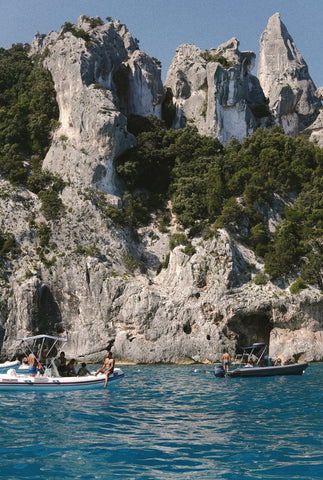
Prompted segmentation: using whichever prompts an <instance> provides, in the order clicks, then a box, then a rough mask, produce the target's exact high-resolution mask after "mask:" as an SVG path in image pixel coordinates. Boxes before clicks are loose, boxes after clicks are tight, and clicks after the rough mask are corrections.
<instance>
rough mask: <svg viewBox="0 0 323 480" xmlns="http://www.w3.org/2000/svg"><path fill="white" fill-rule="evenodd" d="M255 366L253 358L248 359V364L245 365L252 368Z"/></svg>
mask: <svg viewBox="0 0 323 480" xmlns="http://www.w3.org/2000/svg"><path fill="white" fill-rule="evenodd" d="M252 367H253V362H252V360H248V362H247V363H246V365H245V366H244V368H252Z"/></svg>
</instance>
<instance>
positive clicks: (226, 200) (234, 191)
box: [117, 116, 323, 285]
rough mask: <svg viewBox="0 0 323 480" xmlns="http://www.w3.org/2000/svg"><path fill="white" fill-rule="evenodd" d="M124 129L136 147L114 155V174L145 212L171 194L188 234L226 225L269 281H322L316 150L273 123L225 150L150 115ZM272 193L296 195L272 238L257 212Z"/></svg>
mask: <svg viewBox="0 0 323 480" xmlns="http://www.w3.org/2000/svg"><path fill="white" fill-rule="evenodd" d="M129 130H130V131H131V132H132V133H134V134H135V135H136V136H137V146H136V147H135V148H133V149H131V150H129V151H127V152H126V153H124V154H123V155H122V156H121V157H119V159H118V162H117V171H118V173H119V175H120V176H121V177H122V178H123V180H124V181H125V183H126V185H127V188H128V189H129V191H130V192H131V193H132V194H133V195H135V198H138V197H139V196H140V195H142V193H140V192H144V193H145V195H144V196H141V199H142V201H143V202H144V204H146V205H147V207H148V208H149V210H150V211H151V210H152V209H154V208H156V207H159V208H162V205H163V202H165V199H168V198H170V199H171V200H172V209H173V213H175V214H176V215H177V219H178V221H179V222H180V223H181V224H182V226H183V227H184V228H186V229H190V232H191V233H192V234H196V233H197V232H198V231H199V230H200V231H201V230H203V229H204V230H208V229H210V228H211V230H212V229H213V231H214V232H215V231H216V229H217V228H219V227H225V228H227V229H228V230H231V232H232V233H234V234H236V235H238V236H239V238H240V240H242V241H244V242H246V243H247V244H248V245H249V246H250V247H251V248H253V249H254V250H255V253H256V254H257V255H258V256H260V257H263V258H264V259H265V263H266V272H267V273H268V274H269V275H270V277H271V278H273V279H275V278H278V277H281V276H282V275H286V274H289V273H291V272H292V271H294V270H295V269H301V271H302V275H303V276H304V280H305V279H306V281H307V282H309V283H310V282H312V283H313V282H314V283H316V284H319V285H322V277H321V273H320V267H319V265H320V262H321V261H322V240H321V239H322V233H323V223H322V220H323V213H322V212H323V200H322V195H321V193H322V182H323V180H322V159H323V152H322V150H321V149H319V148H318V147H317V146H316V145H314V144H313V143H310V142H308V141H307V140H306V139H304V138H301V137H298V138H295V139H293V138H290V137H288V136H287V135H285V134H284V133H283V131H282V130H281V129H280V128H279V127H277V126H275V127H273V128H272V129H259V130H257V131H256V132H255V133H254V134H253V135H251V136H250V137H248V138H245V139H244V140H243V141H242V142H241V143H239V142H238V141H236V140H235V139H233V140H232V141H231V142H230V144H229V145H228V146H226V147H223V146H222V144H221V143H220V142H219V141H218V140H217V139H215V138H211V137H204V136H201V135H199V134H198V132H197V129H196V128H195V127H191V126H190V127H186V128H185V129H181V130H176V131H174V130H167V129H166V128H165V127H164V126H163V124H162V123H161V122H159V121H158V120H157V119H154V118H150V119H148V118H144V119H143V118H141V117H138V116H136V117H132V118H131V119H129ZM275 195H279V196H280V197H281V198H282V199H283V198H286V199H288V198H291V196H294V197H295V196H296V200H295V202H294V204H293V206H290V207H288V208H287V207H286V209H285V212H284V218H283V221H282V222H281V224H280V225H279V226H278V228H277V229H276V232H275V234H274V235H273V236H272V235H271V234H270V232H269V230H268V225H267V224H266V221H265V218H264V213H263V211H264V208H265V207H267V209H268V208H270V207H271V206H272V203H273V200H274V197H275ZM145 202H146V203H145ZM135 215H136V213H135Z"/></svg>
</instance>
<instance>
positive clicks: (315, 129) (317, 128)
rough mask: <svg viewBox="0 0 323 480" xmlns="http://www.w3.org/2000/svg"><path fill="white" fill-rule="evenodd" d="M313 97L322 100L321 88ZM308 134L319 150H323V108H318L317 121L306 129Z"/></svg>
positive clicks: (322, 89) (322, 90) (322, 92)
mask: <svg viewBox="0 0 323 480" xmlns="http://www.w3.org/2000/svg"><path fill="white" fill-rule="evenodd" d="M315 95H316V96H317V97H318V98H319V99H320V100H323V87H320V88H318V89H317V90H316V92H315ZM306 131H307V132H310V134H311V135H310V140H311V141H313V142H316V143H317V145H318V146H319V147H320V148H323V108H322V107H321V108H320V111H319V114H318V117H317V119H316V120H315V122H314V123H312V124H311V125H310V126H309V127H308V128H307V129H306Z"/></svg>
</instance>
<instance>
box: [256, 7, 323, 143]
mask: <svg viewBox="0 0 323 480" xmlns="http://www.w3.org/2000/svg"><path fill="white" fill-rule="evenodd" d="M257 76H258V79H259V82H260V85H261V87H262V89H263V91H264V94H265V96H266V97H267V98H269V107H270V110H271V112H272V114H273V116H274V118H275V121H276V122H277V123H278V124H279V125H281V126H282V127H283V128H284V131H285V133H287V134H292V135H297V134H298V133H299V132H300V131H302V130H303V129H304V128H305V127H307V126H308V125H310V124H311V123H312V122H313V121H314V120H315V118H316V116H317V109H318V108H320V106H321V102H320V101H319V99H318V98H317V97H316V96H315V90H316V88H315V85H314V83H313V81H312V79H311V77H310V75H309V73H308V68H307V64H306V62H305V61H304V59H303V57H302V55H301V54H300V53H299V51H298V50H297V48H296V46H295V43H294V41H293V39H292V37H291V36H290V34H289V33H288V31H287V29H286V27H285V25H284V24H283V22H282V21H281V19H280V14H279V13H275V14H274V15H273V16H272V17H270V19H269V21H268V25H267V27H266V29H265V31H264V32H263V33H262V35H261V38H260V51H259V62H258V73H257Z"/></svg>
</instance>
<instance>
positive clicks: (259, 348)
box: [238, 343, 267, 355]
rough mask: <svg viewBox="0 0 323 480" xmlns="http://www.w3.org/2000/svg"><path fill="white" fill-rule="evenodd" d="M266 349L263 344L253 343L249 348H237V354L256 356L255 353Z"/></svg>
mask: <svg viewBox="0 0 323 480" xmlns="http://www.w3.org/2000/svg"><path fill="white" fill-rule="evenodd" d="M266 348H267V345H266V344H265V343H254V344H253V345H251V346H250V347H238V353H254V354H255V355H257V352H261V351H262V350H263V349H266Z"/></svg>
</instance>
